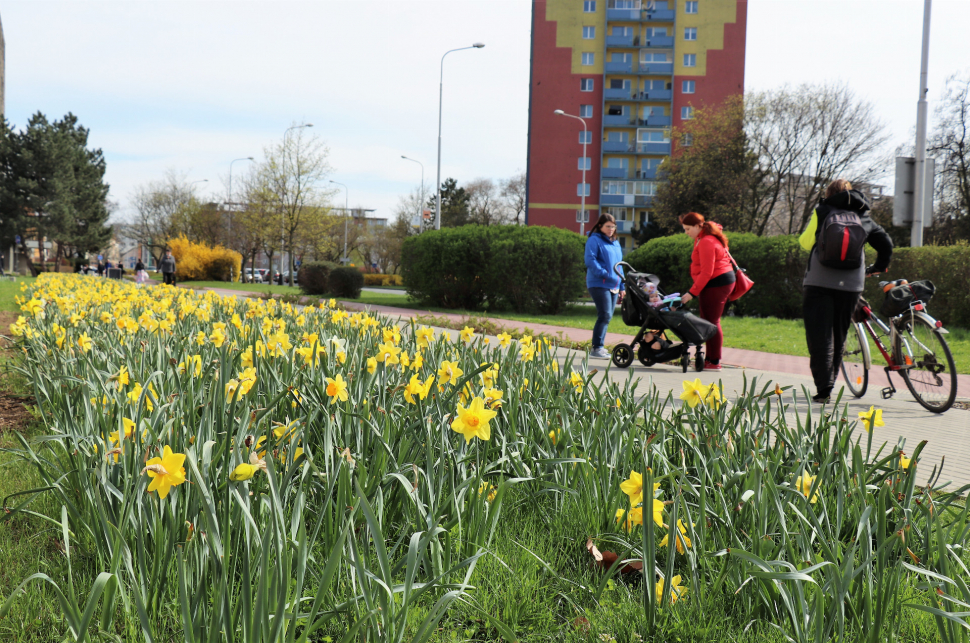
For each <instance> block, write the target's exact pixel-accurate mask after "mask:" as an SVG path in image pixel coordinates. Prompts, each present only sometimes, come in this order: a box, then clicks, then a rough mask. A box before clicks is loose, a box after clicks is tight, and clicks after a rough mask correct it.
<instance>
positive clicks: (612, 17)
mask: <svg viewBox="0 0 970 643" xmlns="http://www.w3.org/2000/svg"><path fill="white" fill-rule="evenodd" d="M617 20H619V21H621V22H622V21H630V20H633V21H639V20H640V10H639V9H607V10H606V21H607V22H614V21H617Z"/></svg>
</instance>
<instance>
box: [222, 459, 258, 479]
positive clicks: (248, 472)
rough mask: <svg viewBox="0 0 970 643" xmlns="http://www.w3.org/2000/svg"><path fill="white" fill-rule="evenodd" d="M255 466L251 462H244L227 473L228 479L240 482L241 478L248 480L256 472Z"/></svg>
mask: <svg viewBox="0 0 970 643" xmlns="http://www.w3.org/2000/svg"><path fill="white" fill-rule="evenodd" d="M256 471H257V468H256V467H254V466H253V465H251V464H246V463H245V462H244V463H242V464H240V465H239V466H237V467H236V468H235V469H233V470H232V473H230V474H229V479H230V480H232V481H233V482H242V481H243V480H249V479H250V478H252V477H253V476H254V475H255V474H256Z"/></svg>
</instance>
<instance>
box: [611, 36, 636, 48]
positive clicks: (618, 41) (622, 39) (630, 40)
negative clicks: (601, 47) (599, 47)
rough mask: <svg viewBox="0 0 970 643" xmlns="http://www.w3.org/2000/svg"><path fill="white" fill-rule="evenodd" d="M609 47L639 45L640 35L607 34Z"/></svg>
mask: <svg viewBox="0 0 970 643" xmlns="http://www.w3.org/2000/svg"><path fill="white" fill-rule="evenodd" d="M606 46H607V47H639V46H640V37H639V36H634V35H633V34H630V35H629V36H607V37H606Z"/></svg>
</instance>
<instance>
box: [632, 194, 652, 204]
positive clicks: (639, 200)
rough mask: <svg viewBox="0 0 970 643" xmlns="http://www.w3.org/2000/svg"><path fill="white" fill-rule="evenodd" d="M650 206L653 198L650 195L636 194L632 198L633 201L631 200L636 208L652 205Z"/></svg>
mask: <svg viewBox="0 0 970 643" xmlns="http://www.w3.org/2000/svg"><path fill="white" fill-rule="evenodd" d="M652 204H653V196H652V195H640V194H638V195H637V196H636V197H635V198H634V200H633V205H636V206H643V207H650V205H652Z"/></svg>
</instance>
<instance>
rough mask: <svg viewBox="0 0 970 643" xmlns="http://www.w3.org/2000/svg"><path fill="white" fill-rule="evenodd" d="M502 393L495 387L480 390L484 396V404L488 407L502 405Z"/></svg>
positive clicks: (495, 407)
mask: <svg viewBox="0 0 970 643" xmlns="http://www.w3.org/2000/svg"><path fill="white" fill-rule="evenodd" d="M502 395H504V393H503V392H502V391H500V390H499V389H497V388H487V389H485V390H484V391H482V396H483V397H484V398H485V406H487V407H488V408H490V409H497V408H499V407H500V406H502Z"/></svg>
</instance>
